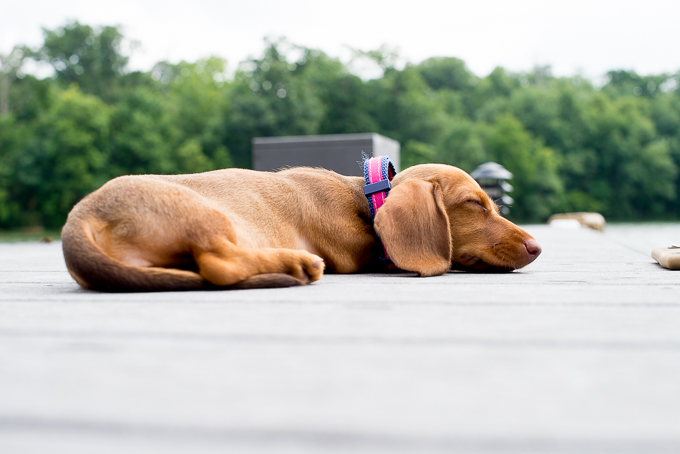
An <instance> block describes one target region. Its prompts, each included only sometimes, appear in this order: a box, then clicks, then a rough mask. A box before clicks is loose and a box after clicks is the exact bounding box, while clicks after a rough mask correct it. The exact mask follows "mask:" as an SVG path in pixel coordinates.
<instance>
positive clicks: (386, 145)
mask: <svg viewBox="0 0 680 454" xmlns="http://www.w3.org/2000/svg"><path fill="white" fill-rule="evenodd" d="M399 150H400V145H399V142H397V141H396V140H392V139H390V138H388V137H385V136H381V135H380V134H376V133H366V134H332V135H322V136H290V137H256V138H254V139H253V168H254V169H255V170H266V171H274V170H279V169H281V168H285V167H297V166H310V167H323V168H324V169H329V170H334V171H336V172H338V173H340V174H342V175H355V176H363V169H362V167H361V166H360V165H359V164H358V162H361V161H362V156H361V152H362V151H364V152H365V153H366V154H367V155H368V156H370V157H373V156H389V158H390V159H391V160H392V163H393V164H394V166H395V168H396V170H397V172H398V171H399V170H400V162H399Z"/></svg>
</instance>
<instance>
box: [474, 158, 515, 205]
mask: <svg viewBox="0 0 680 454" xmlns="http://www.w3.org/2000/svg"><path fill="white" fill-rule="evenodd" d="M470 176H472V178H474V179H475V180H477V183H479V185H480V186H481V187H482V189H484V192H486V193H487V194H488V195H489V197H491V199H492V200H493V201H494V202H496V203H497V204H498V205H499V207H500V211H501V214H503V215H508V214H509V213H510V208H509V207H508V206H509V205H512V204H513V203H514V200H513V199H512V197H510V196H509V195H507V194H506V193H507V192H510V191H512V186H511V185H510V183H508V182H507V181H505V180H509V179H511V178H512V173H510V171H509V170H508V169H506V168H505V167H503V166H502V165H500V164H498V163H495V162H486V163H484V164H482V165H481V166H479V167H477V168H476V169H475V170H474V171H473V172H472V173H470Z"/></svg>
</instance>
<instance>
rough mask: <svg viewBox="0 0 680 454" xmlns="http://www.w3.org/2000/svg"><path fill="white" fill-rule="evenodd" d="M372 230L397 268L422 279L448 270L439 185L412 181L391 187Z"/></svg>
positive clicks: (447, 235) (445, 219)
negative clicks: (412, 272)
mask: <svg viewBox="0 0 680 454" xmlns="http://www.w3.org/2000/svg"><path fill="white" fill-rule="evenodd" d="M375 230H376V232H377V233H378V235H379V236H380V239H381V240H382V242H383V245H384V246H385V249H387V253H388V254H389V256H390V258H391V259H392V262H394V264H395V265H397V266H398V267H399V268H401V269H403V270H408V271H415V272H417V273H418V274H419V275H421V276H436V275H438V274H443V273H446V272H447V271H448V270H449V268H451V227H450V226H449V217H448V216H447V214H446V210H445V209H444V199H443V194H442V189H441V187H440V186H439V184H437V183H430V182H429V181H424V180H412V181H407V182H405V183H401V184H399V185H398V186H396V187H395V188H393V189H392V190H391V191H390V194H389V196H388V197H387V199H386V200H385V204H384V205H383V206H382V207H381V208H380V210H379V211H378V214H377V215H376V217H375Z"/></svg>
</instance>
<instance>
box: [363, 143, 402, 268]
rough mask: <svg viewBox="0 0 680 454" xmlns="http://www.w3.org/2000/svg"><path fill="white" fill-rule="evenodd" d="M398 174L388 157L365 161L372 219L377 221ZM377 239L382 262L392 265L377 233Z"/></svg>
mask: <svg viewBox="0 0 680 454" xmlns="http://www.w3.org/2000/svg"><path fill="white" fill-rule="evenodd" d="M396 173H397V172H395V170H394V165H393V164H392V162H391V161H390V158H388V157H387V156H377V157H375V158H370V159H367V160H365V161H364V180H365V181H366V185H365V186H364V195H365V196H366V198H367V199H368V208H369V209H370V210H371V218H372V219H375V215H376V214H378V210H379V209H380V207H382V206H383V204H384V203H385V199H386V198H387V195H388V194H389V192H390V189H392V185H391V184H390V181H392V178H394V175H396ZM376 239H377V240H378V243H380V247H381V249H382V250H383V253H382V254H380V262H381V263H385V264H391V263H392V260H390V256H389V254H388V253H387V249H385V245H384V244H382V242H381V241H380V237H379V236H378V234H377V233H376Z"/></svg>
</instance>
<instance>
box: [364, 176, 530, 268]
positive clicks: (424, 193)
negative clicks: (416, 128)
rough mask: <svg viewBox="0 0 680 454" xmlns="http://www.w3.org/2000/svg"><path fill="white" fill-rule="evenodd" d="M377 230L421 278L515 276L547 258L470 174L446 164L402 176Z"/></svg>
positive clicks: (393, 256) (378, 217) (381, 213)
mask: <svg viewBox="0 0 680 454" xmlns="http://www.w3.org/2000/svg"><path fill="white" fill-rule="evenodd" d="M375 229H376V232H377V233H378V235H379V236H380V238H381V240H382V242H383V244H384V245H385V248H386V249H387V252H388V254H389V255H390V258H391V259H392V261H393V262H394V264H395V265H397V266H398V267H399V268H401V269H404V270H408V271H415V272H417V273H418V274H420V275H421V276H433V275H437V274H442V273H445V272H446V271H448V270H450V269H461V270H471V271H512V270H516V269H518V268H522V267H524V266H526V265H528V264H529V263H531V262H533V261H534V260H535V259H536V257H538V255H539V254H540V253H541V247H540V246H539V245H538V243H537V242H536V240H534V239H533V238H532V237H531V236H530V235H529V234H528V233H526V232H525V231H524V230H522V229H520V228H519V227H517V226H516V225H515V224H513V223H512V222H510V221H508V220H507V219H505V218H503V217H502V216H501V215H500V214H499V212H498V207H497V206H496V204H495V203H494V202H493V201H492V200H491V199H490V198H489V196H488V195H486V193H485V192H484V191H483V190H482V188H481V187H480V186H479V184H477V182H476V181H475V180H474V179H473V178H472V177H471V176H470V175H468V174H467V173H465V172H464V171H462V170H460V169H459V168H457V167H452V166H447V165H442V164H424V165H418V166H414V167H410V168H408V169H406V170H404V171H403V172H401V173H399V174H397V176H396V177H395V178H394V180H393V182H392V190H391V191H390V194H389V197H387V199H386V201H385V204H384V205H383V206H382V208H381V209H380V211H379V212H378V214H377V215H376V217H375Z"/></svg>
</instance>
